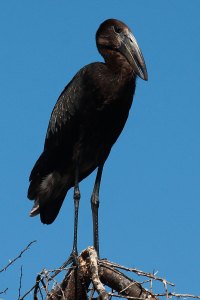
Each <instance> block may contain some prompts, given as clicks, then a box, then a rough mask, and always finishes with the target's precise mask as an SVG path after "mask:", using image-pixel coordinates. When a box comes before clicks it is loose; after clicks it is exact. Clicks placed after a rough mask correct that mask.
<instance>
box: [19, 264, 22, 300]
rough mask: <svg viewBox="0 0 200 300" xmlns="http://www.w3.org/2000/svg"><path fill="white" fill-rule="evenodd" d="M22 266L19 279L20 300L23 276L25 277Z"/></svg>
mask: <svg viewBox="0 0 200 300" xmlns="http://www.w3.org/2000/svg"><path fill="white" fill-rule="evenodd" d="M22 270H23V269H22V266H21V268H20V279H19V290H18V291H19V294H18V295H19V296H18V300H20V298H21V288H22V276H23V272H22Z"/></svg>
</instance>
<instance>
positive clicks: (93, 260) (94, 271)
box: [88, 247, 109, 300]
mask: <svg viewBox="0 0 200 300" xmlns="http://www.w3.org/2000/svg"><path fill="white" fill-rule="evenodd" d="M88 254H89V257H90V272H91V275H92V282H93V284H94V287H95V289H96V291H97V292H98V294H99V295H100V296H101V299H102V300H108V299H109V296H108V294H107V293H106V290H105V288H104V286H103V284H102V283H101V281H100V279H99V274H98V265H97V261H98V257H97V253H96V251H95V249H94V247H89V248H88Z"/></svg>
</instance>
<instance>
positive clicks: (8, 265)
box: [0, 241, 36, 273]
mask: <svg viewBox="0 0 200 300" xmlns="http://www.w3.org/2000/svg"><path fill="white" fill-rule="evenodd" d="M35 242H36V241H32V242H30V243H29V244H28V245H27V246H26V248H24V250H22V251H21V252H20V254H19V255H18V256H17V257H15V258H14V259H13V260H11V261H10V262H9V264H7V266H5V267H4V268H3V269H1V270H0V273H1V272H3V271H6V270H7V268H8V267H10V265H12V264H13V263H14V262H15V261H16V260H17V259H19V258H20V257H21V256H22V254H23V253H24V252H25V251H27V250H28V249H29V248H30V246H31V245H32V244H33V243H35Z"/></svg>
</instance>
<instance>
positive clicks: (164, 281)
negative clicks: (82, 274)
mask: <svg viewBox="0 0 200 300" xmlns="http://www.w3.org/2000/svg"><path fill="white" fill-rule="evenodd" d="M101 262H102V263H103V264H105V265H108V266H111V267H113V268H118V269H121V270H125V271H129V272H133V273H136V274H137V275H138V276H145V277H148V278H152V279H154V280H157V281H161V282H162V283H167V284H168V285H171V286H175V284H174V283H172V282H169V281H167V280H165V279H163V278H161V277H157V276H155V275H154V274H152V273H147V272H144V271H141V270H138V269H136V268H127V267H124V266H121V265H119V264H116V263H113V262H109V261H107V260H101Z"/></svg>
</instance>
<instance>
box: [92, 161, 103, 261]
mask: <svg viewBox="0 0 200 300" xmlns="http://www.w3.org/2000/svg"><path fill="white" fill-rule="evenodd" d="M102 172H103V164H102V165H100V166H99V167H98V171H97V176H96V180H95V184H94V189H93V193H92V197H91V207H92V219H93V241H94V247H95V249H96V251H97V255H98V257H99V228H98V209H99V188H100V183H101V176H102Z"/></svg>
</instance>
